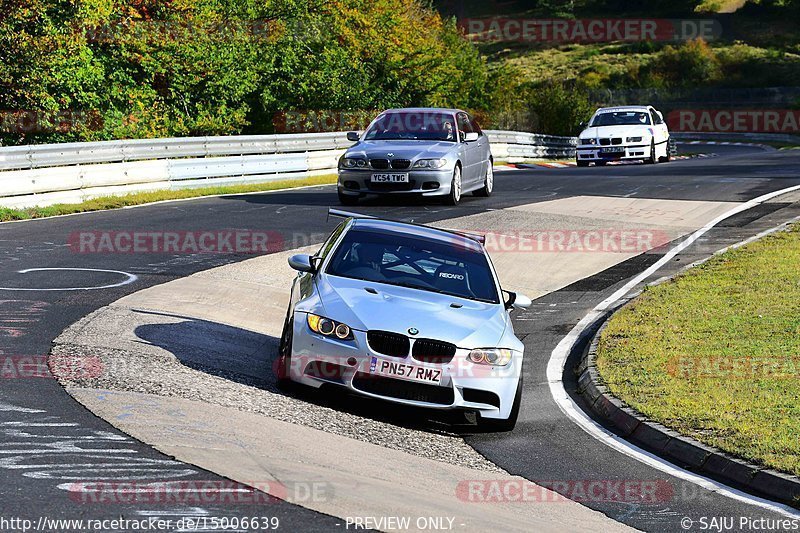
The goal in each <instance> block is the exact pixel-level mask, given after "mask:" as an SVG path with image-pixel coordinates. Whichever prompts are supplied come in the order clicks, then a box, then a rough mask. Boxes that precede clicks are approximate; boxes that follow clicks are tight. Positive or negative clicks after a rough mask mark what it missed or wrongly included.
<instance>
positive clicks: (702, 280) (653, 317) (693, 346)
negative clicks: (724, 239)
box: [597, 226, 800, 474]
mask: <svg viewBox="0 0 800 533" xmlns="http://www.w3.org/2000/svg"><path fill="white" fill-rule="evenodd" d="M798 265H800V226H795V227H794V228H793V229H792V230H791V231H787V232H781V233H779V234H775V235H773V236H770V237H767V238H765V239H763V240H761V241H758V242H755V243H752V244H750V245H748V246H745V247H743V248H740V249H738V250H734V251H730V252H727V253H725V254H723V255H721V256H719V257H716V258H714V259H712V260H711V261H709V262H708V263H706V264H704V265H702V266H700V267H697V268H695V269H692V270H691V271H689V272H687V273H685V274H684V275H681V276H679V277H678V278H676V279H675V280H673V281H670V282H667V283H664V284H662V285H659V286H657V287H653V288H648V289H647V290H646V291H645V292H644V294H642V295H641V296H640V297H639V298H638V299H637V300H636V301H635V302H634V303H633V304H631V305H629V306H627V307H626V308H624V309H622V310H621V311H619V312H618V313H616V314H615V315H614V316H613V317H612V318H611V320H610V321H609V323H608V327H607V328H606V330H605V331H604V333H603V335H602V337H601V339H600V344H599V346H598V356H597V368H598V371H599V372H600V375H601V376H602V379H603V380H604V381H605V383H606V385H607V386H608V388H609V390H610V392H611V393H612V394H613V395H614V396H616V397H617V398H619V399H621V400H623V401H624V402H626V403H627V404H628V405H630V406H632V407H634V408H635V409H637V410H638V411H640V412H641V413H643V414H644V415H646V416H647V417H649V418H650V419H652V420H655V421H658V422H660V423H662V424H664V425H665V426H667V427H670V428H673V429H675V430H676V431H679V432H680V433H682V434H684V435H689V436H691V437H694V438H695V439H697V440H699V441H701V442H704V443H706V444H709V445H712V446H716V447H717V448H719V449H722V450H724V451H726V452H729V453H732V454H734V455H736V456H739V457H742V458H745V459H748V460H750V461H753V462H755V463H757V464H761V465H765V466H768V467H772V468H775V469H778V470H781V471H784V472H788V473H792V474H800V438H798V435H800V379H799V378H800V269H798Z"/></svg>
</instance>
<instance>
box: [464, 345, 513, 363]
mask: <svg viewBox="0 0 800 533" xmlns="http://www.w3.org/2000/svg"><path fill="white" fill-rule="evenodd" d="M513 356H514V352H513V351H511V350H509V349H506V348H481V349H478V350H472V351H471V352H469V355H468V356H467V359H469V360H470V361H471V362H473V363H475V364H476V365H491V366H506V365H508V363H510V362H511V358H512V357H513Z"/></svg>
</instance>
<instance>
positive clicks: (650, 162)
mask: <svg viewBox="0 0 800 533" xmlns="http://www.w3.org/2000/svg"><path fill="white" fill-rule="evenodd" d="M645 163H647V164H648V165H655V164H656V163H658V157H657V156H656V142H655V141H651V142H650V157H648V158H647V159H646V160H645Z"/></svg>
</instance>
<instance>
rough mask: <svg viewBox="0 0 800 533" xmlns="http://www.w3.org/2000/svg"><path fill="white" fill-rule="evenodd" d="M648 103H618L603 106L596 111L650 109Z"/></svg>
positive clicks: (611, 111) (610, 111)
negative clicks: (612, 105)
mask: <svg viewBox="0 0 800 533" xmlns="http://www.w3.org/2000/svg"><path fill="white" fill-rule="evenodd" d="M649 110H650V107H649V106H646V105H618V106H614V107H601V108H600V109H598V110H597V111H595V113H613V112H614V111H649Z"/></svg>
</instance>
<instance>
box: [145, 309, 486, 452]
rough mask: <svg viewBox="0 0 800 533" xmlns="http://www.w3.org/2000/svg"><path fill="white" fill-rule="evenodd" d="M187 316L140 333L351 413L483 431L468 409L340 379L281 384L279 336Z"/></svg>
mask: <svg viewBox="0 0 800 533" xmlns="http://www.w3.org/2000/svg"><path fill="white" fill-rule="evenodd" d="M165 316H173V317H175V318H185V320H184V321H182V322H177V323H163V324H147V325H142V326H139V327H137V328H136V330H135V333H136V336H137V337H139V338H140V339H142V340H143V341H145V342H147V343H150V344H153V345H155V346H158V347H160V348H162V349H164V350H166V351H168V352H170V353H171V354H173V355H174V356H175V357H176V358H177V359H178V361H180V363H181V364H183V365H184V366H186V367H188V368H192V369H194V370H197V371H199V372H204V373H206V374H209V375H212V376H215V377H219V378H222V379H226V380H228V381H231V382H233V383H237V384H240V385H244V386H247V387H255V388H259V389H262V390H265V391H268V392H271V393H273V394H280V395H283V396H287V397H291V398H295V399H298V400H302V401H304V402H307V403H310V404H314V405H319V406H324V407H328V408H331V409H335V410H337V411H341V412H344V413H348V414H351V415H356V416H361V417H364V418H371V419H373V420H377V421H380V422H384V423H387V424H393V425H397V426H401V427H405V428H409V429H416V430H421V431H427V432H431V433H438V434H446V435H459V436H463V435H465V434H474V433H480V430H479V429H478V428H477V427H476V426H475V425H474V419H472V420H471V419H469V418H468V417H467V416H465V414H464V413H463V412H460V411H455V412H450V411H436V410H430V409H421V408H414V407H408V406H405V405H399V404H395V403H392V402H387V401H381V400H375V399H372V398H364V397H361V396H358V395H355V394H353V393H350V392H348V391H347V390H345V389H342V388H340V387H337V386H335V385H330V386H323V387H322V388H321V389H319V390H315V389H313V388H310V387H306V386H303V385H300V384H292V386H290V387H279V386H278V384H277V381H276V379H275V372H274V368H275V364H276V360H277V353H278V341H279V339H277V338H276V337H272V336H270V335H264V334H260V333H255V332H253V331H249V330H245V329H241V328H236V327H232V326H228V325H225V324H219V323H216V322H210V321H206V320H199V319H194V318H188V317H178V316H175V315H165Z"/></svg>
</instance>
